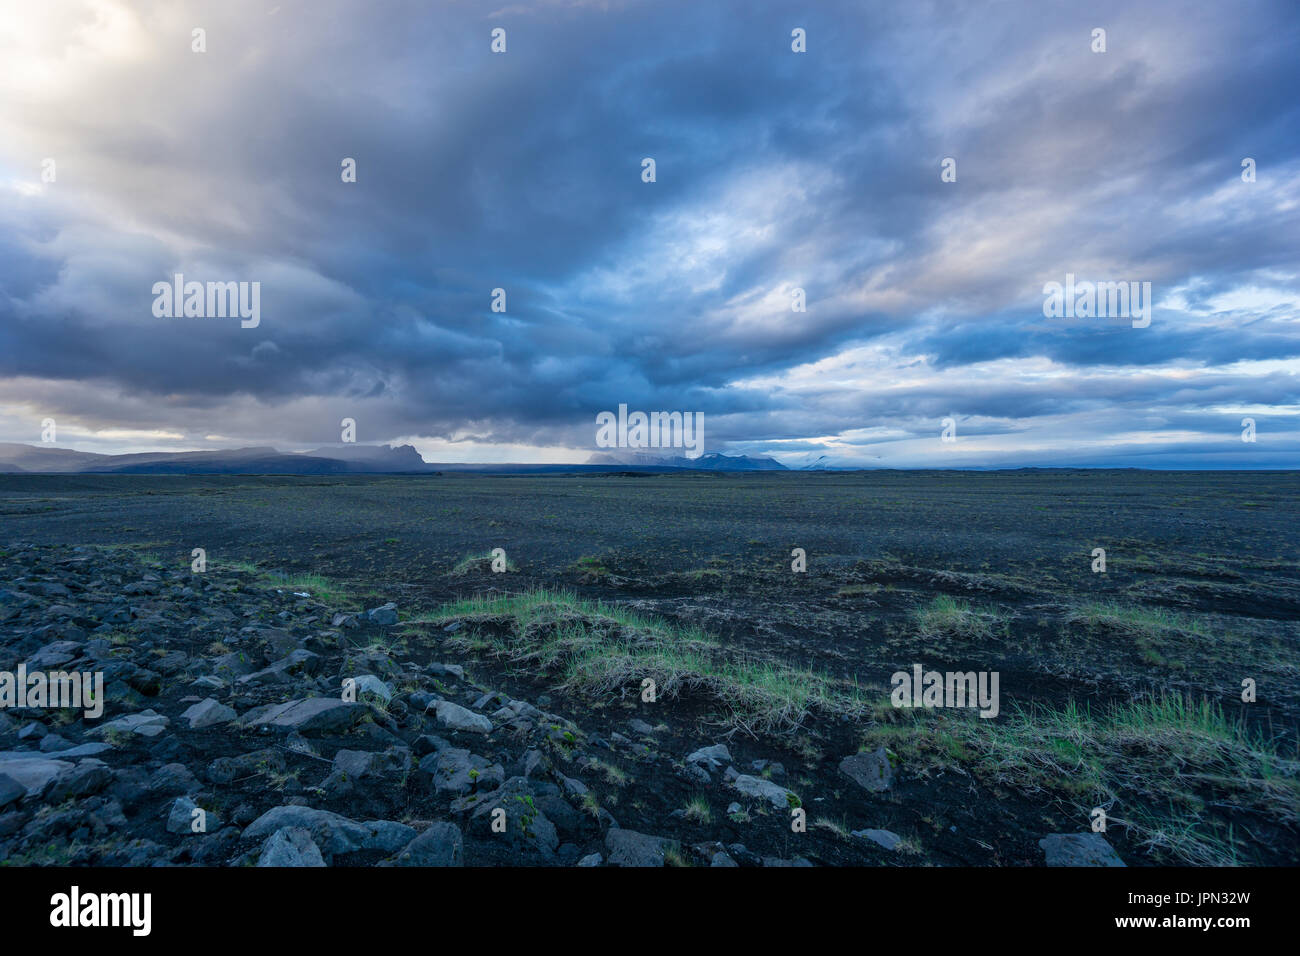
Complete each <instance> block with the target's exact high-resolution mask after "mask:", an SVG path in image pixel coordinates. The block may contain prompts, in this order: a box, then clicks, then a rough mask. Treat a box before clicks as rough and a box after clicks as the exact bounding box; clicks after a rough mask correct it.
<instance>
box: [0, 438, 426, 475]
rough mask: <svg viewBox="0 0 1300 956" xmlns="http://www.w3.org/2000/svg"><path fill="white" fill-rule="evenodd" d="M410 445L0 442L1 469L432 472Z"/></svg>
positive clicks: (63, 471)
mask: <svg viewBox="0 0 1300 956" xmlns="http://www.w3.org/2000/svg"><path fill="white" fill-rule="evenodd" d="M437 468H438V466H437V465H430V464H429V463H427V462H426V461H425V460H424V459H423V458H421V457H420V454H419V452H417V451H416V450H415V449H414V448H412V447H411V446H410V445H402V446H401V447H399V448H390V447H389V446H387V445H341V446H339V447H337V448H318V449H317V450H316V451H313V452H309V453H307V454H292V453H289V452H282V451H279V450H277V449H275V448H271V447H269V446H267V447H257V448H228V449H221V450H219V451H181V452H145V453H142V454H133V455H99V454H95V453H93V452H81V451H72V450H70V449H66V448H44V447H41V446H39V445H36V446H33V445H17V444H5V443H0V472H11V473H12V472H23V473H32V472H36V473H41V474H64V475H66V474H82V475H347V474H398V473H408V472H423V473H427V472H433V471H437Z"/></svg>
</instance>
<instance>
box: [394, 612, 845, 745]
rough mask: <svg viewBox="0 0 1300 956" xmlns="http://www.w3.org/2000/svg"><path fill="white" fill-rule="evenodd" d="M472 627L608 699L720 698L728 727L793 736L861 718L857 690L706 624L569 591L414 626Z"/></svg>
mask: <svg viewBox="0 0 1300 956" xmlns="http://www.w3.org/2000/svg"><path fill="white" fill-rule="evenodd" d="M456 619H459V620H463V621H465V622H466V623H468V624H469V625H470V627H469V628H467V629H466V630H468V631H470V633H469V634H467V635H466V636H465V637H464V638H460V637H459V636H458V638H457V640H460V641H469V642H482V641H483V640H485V639H486V641H487V644H488V647H489V649H490V651H491V652H492V653H494V654H496V655H497V656H500V657H503V658H505V659H507V660H508V661H510V662H511V663H513V664H515V665H518V666H520V667H527V668H529V669H532V670H535V671H539V672H541V673H544V674H546V675H548V676H549V677H551V678H552V679H554V680H556V681H557V684H556V686H557V689H560V690H565V691H573V692H576V693H578V694H581V695H583V696H586V697H589V698H594V699H598V700H608V699H613V698H618V697H623V696H626V695H628V694H631V693H636V694H639V693H641V692H642V690H643V688H644V687H646V686H648V685H645V684H644V683H643V682H644V681H647V680H650V681H653V682H654V688H655V694H656V697H658V698H673V697H677V696H680V695H684V694H689V695H698V696H701V697H704V698H706V699H709V700H711V701H712V702H713V703H714V704H715V705H716V706H717V707H718V708H719V712H718V714H717V717H718V720H719V721H720V722H721V723H722V724H723V725H725V726H728V727H731V728H735V729H739V730H743V731H745V732H747V733H750V734H753V735H758V734H762V733H790V732H793V731H795V730H797V729H798V728H799V727H801V726H802V725H803V724H804V722H805V721H806V720H807V719H808V718H809V717H810V716H812V715H813V714H815V713H817V714H826V715H840V714H849V715H855V714H857V713H859V712H860V709H861V703H860V700H859V697H858V693H857V688H856V687H852V686H849V685H844V684H838V683H835V682H833V681H831V679H829V678H828V677H826V676H824V675H821V674H817V673H814V672H812V671H807V670H799V669H795V668H792V667H789V666H786V665H783V664H780V663H778V662H775V661H771V660H766V659H758V658H755V657H752V656H750V655H744V654H740V653H737V652H736V651H735V650H733V649H730V648H726V647H724V646H723V645H721V644H720V643H719V642H718V641H717V640H716V639H714V638H712V637H711V636H709V635H707V634H705V633H704V632H702V631H700V630H698V629H696V628H688V627H681V626H679V625H675V624H669V623H664V622H661V621H655V620H651V619H650V618H647V617H644V616H642V615H639V614H635V613H632V612H629V611H628V610H626V609H624V608H620V607H618V606H616V605H608V604H604V603H601V602H595V601H587V600H582V599H580V598H578V597H576V596H575V595H573V594H571V593H568V592H553V591H545V590H536V591H528V592H524V593H522V594H513V595H505V596H478V597H473V598H468V599H465V600H462V601H457V602H453V603H452V604H448V605H446V606H445V607H444V608H442V610H441V611H439V612H438V613H437V614H434V615H431V616H427V617H424V618H421V619H419V620H418V621H417V622H412V623H431V624H445V623H446V622H448V621H451V620H456Z"/></svg>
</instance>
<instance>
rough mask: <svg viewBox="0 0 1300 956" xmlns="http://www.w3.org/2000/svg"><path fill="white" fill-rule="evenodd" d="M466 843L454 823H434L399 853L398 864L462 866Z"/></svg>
mask: <svg viewBox="0 0 1300 956" xmlns="http://www.w3.org/2000/svg"><path fill="white" fill-rule="evenodd" d="M464 854H465V843H464V839H463V838H462V837H461V833H460V827H458V826H456V824H454V823H434V824H432V825H431V826H430V827H429V829H427V830H425V831H424V832H423V833H421V834H420V835H419V836H418V837H416V838H415V839H414V840H412V841H411V842H410V843H409V844H408V845H407V847H406V849H404V850H402V852H401V853H399V854H398V855H397V865H398V866H461V865H462V862H463V859H464Z"/></svg>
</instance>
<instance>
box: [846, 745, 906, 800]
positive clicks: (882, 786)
mask: <svg viewBox="0 0 1300 956" xmlns="http://www.w3.org/2000/svg"><path fill="white" fill-rule="evenodd" d="M840 771H841V772H842V773H843V774H845V775H846V776H847V777H849V779H851V780H852V781H853V782H854V783H856V784H857V785H858V786H860V787H862V788H863V789H865V790H870V791H871V792H872V793H880V792H882V791H885V790H888V789H889V787H890V785H891V784H892V783H893V782H894V768H893V765H892V764H890V762H889V755H888V754H887V753H886V752H885V748H884V747H878V748H876V750H875V752H874V753H861V754H854V755H853V756H851V757H845V758H844V759H843V760H841V761H840Z"/></svg>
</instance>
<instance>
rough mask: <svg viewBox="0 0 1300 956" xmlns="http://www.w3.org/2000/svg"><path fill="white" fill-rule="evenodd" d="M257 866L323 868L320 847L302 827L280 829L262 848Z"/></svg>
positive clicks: (323, 861)
mask: <svg viewBox="0 0 1300 956" xmlns="http://www.w3.org/2000/svg"><path fill="white" fill-rule="evenodd" d="M257 865H258V866H295V867H297V866H324V865H325V858H324V857H323V856H321V852H320V847H318V846H317V845H316V841H315V840H313V839H312V838H311V833H310V832H308V831H307V830H305V829H303V828H302V827H282V828H281V829H279V830H276V831H275V832H274V833H272V834H271V836H270V837H269V838H268V839H267V841H266V845H265V846H263V847H262V856H261V858H260V859H258V861H257Z"/></svg>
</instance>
